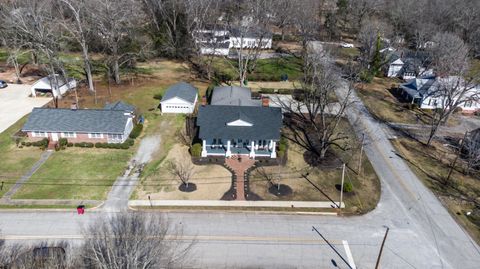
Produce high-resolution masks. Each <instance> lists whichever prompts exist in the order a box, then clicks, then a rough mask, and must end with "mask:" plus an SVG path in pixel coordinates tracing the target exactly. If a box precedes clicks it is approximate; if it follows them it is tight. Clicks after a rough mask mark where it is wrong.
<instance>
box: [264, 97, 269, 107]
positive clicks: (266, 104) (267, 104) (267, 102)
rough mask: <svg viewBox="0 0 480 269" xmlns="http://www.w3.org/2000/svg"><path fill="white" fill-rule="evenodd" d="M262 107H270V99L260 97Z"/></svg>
mask: <svg viewBox="0 0 480 269" xmlns="http://www.w3.org/2000/svg"><path fill="white" fill-rule="evenodd" d="M262 106H264V107H269V106H270V98H268V96H262Z"/></svg>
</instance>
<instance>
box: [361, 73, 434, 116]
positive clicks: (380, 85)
mask: <svg viewBox="0 0 480 269" xmlns="http://www.w3.org/2000/svg"><path fill="white" fill-rule="evenodd" d="M399 84H400V81H398V80H397V79H391V78H374V79H373V81H372V82H371V83H361V84H359V85H358V86H357V92H358V95H359V97H360V98H361V99H362V101H363V103H364V104H365V106H366V107H367V108H368V110H369V111H370V113H371V114H372V115H373V116H375V117H376V118H378V119H380V120H382V121H388V122H395V123H412V124H414V123H421V122H427V120H428V117H427V116H426V115H424V114H422V113H421V112H420V111H418V110H411V109H408V108H406V104H403V103H401V102H400V101H399V100H398V99H397V98H396V97H395V96H394V95H393V94H392V92H391V91H390V90H389V89H391V88H394V87H398V85H399ZM417 119H418V121H417Z"/></svg>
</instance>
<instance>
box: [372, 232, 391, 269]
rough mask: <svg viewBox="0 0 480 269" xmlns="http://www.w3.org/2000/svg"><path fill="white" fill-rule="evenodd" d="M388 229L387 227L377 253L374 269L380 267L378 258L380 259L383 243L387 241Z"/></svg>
mask: <svg viewBox="0 0 480 269" xmlns="http://www.w3.org/2000/svg"><path fill="white" fill-rule="evenodd" d="M389 230H390V228H388V227H387V231H386V232H385V236H384V237H383V241H382V246H381V247H380V252H379V253H378V258H377V263H376V264H375V269H378V266H379V265H380V258H381V257H382V252H383V246H384V245H385V241H386V240H387V235H388V231H389Z"/></svg>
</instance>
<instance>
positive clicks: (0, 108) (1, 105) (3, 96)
mask: <svg viewBox="0 0 480 269" xmlns="http://www.w3.org/2000/svg"><path fill="white" fill-rule="evenodd" d="M29 94H30V85H26V84H22V85H17V84H8V87H7V88H4V89H0V133H1V132H3V131H5V130H6V129H7V128H8V127H10V126H11V125H12V124H14V123H15V122H17V121H18V120H19V119H21V118H22V117H23V116H25V115H26V114H28V113H30V112H31V111H32V109H33V108H34V107H41V106H43V105H45V104H46V103H48V102H50V100H52V99H51V98H45V97H37V98H31V97H28V95H29Z"/></svg>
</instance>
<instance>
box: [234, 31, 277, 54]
mask: <svg viewBox="0 0 480 269" xmlns="http://www.w3.org/2000/svg"><path fill="white" fill-rule="evenodd" d="M259 46H260V48H261V49H271V48H272V34H271V33H270V32H265V31H263V32H262V31H260V30H253V29H250V30H248V31H241V30H239V29H231V30H230V48H236V49H239V48H257V47H259Z"/></svg>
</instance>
